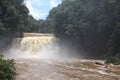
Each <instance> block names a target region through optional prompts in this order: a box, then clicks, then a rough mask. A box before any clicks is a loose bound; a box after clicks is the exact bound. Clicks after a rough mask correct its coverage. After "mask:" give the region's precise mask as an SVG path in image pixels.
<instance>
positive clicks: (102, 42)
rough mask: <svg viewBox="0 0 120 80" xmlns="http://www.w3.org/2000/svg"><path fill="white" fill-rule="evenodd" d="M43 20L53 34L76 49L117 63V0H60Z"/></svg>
mask: <svg viewBox="0 0 120 80" xmlns="http://www.w3.org/2000/svg"><path fill="white" fill-rule="evenodd" d="M47 20H48V22H49V25H50V27H51V28H53V33H54V34H55V35H56V37H58V38H60V39H61V40H62V41H66V43H68V42H69V43H70V44H72V45H73V44H74V47H76V49H77V50H78V52H81V50H82V51H83V52H85V53H86V54H85V55H88V56H91V57H93V58H96V59H98V58H99V59H100V58H102V59H103V58H104V59H107V63H109V62H112V63H115V64H119V63H120V56H119V55H120V0H99V1H98V0H63V2H62V3H61V4H60V5H58V6H57V7H56V8H53V9H52V10H51V11H50V13H49V15H48V18H47Z"/></svg>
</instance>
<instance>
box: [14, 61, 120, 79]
mask: <svg viewBox="0 0 120 80" xmlns="http://www.w3.org/2000/svg"><path fill="white" fill-rule="evenodd" d="M95 62H96V61H94V60H72V59H71V60H68V59H64V60H60V59H16V64H15V65H16V71H17V76H16V79H17V80H120V65H110V64H109V65H107V64H103V65H97V64H95ZM98 62H101V61H98ZM106 66H107V68H106Z"/></svg>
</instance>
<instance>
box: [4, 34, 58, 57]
mask: <svg viewBox="0 0 120 80" xmlns="http://www.w3.org/2000/svg"><path fill="white" fill-rule="evenodd" d="M58 49H59V47H58V46H57V44H56V38H55V37H54V35H53V34H38V33H24V37H23V38H15V39H14V40H13V43H12V46H11V48H10V49H9V50H7V51H5V52H4V56H5V57H6V58H50V57H57V55H56V54H57V53H58Z"/></svg>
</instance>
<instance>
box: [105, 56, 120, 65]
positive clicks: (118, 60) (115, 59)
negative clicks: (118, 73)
mask: <svg viewBox="0 0 120 80" xmlns="http://www.w3.org/2000/svg"><path fill="white" fill-rule="evenodd" d="M106 63H113V64H115V65H118V64H120V54H119V55H116V56H113V57H109V58H108V59H107V60H106Z"/></svg>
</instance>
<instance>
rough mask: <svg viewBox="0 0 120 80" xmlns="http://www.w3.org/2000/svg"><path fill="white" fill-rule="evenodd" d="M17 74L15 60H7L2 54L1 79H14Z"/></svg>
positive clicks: (0, 64)
mask: <svg viewBox="0 0 120 80" xmlns="http://www.w3.org/2000/svg"><path fill="white" fill-rule="evenodd" d="M15 74H16V73H15V66H14V60H9V59H8V60H5V59H3V57H2V56H0V80H14V79H15Z"/></svg>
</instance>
